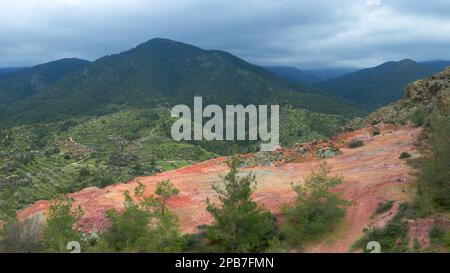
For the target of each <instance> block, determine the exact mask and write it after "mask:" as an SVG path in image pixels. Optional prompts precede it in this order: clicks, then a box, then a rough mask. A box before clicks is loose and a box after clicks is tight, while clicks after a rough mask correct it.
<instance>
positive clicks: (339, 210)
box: [283, 163, 348, 245]
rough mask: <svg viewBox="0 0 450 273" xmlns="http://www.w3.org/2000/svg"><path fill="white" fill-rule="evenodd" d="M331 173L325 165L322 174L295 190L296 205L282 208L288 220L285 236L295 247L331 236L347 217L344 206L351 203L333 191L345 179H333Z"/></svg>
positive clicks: (311, 177) (311, 176)
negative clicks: (340, 222) (326, 235)
mask: <svg viewBox="0 0 450 273" xmlns="http://www.w3.org/2000/svg"><path fill="white" fill-rule="evenodd" d="M330 169H331V168H330V166H328V165H327V164H326V163H322V164H321V165H320V169H319V171H318V172H313V173H312V174H311V175H310V176H309V177H308V178H306V179H305V182H304V184H300V185H295V186H293V189H294V191H295V192H296V193H297V201H296V203H295V205H294V206H293V207H285V208H283V212H284V213H285V214H286V218H287V224H286V227H285V230H284V232H285V234H286V236H287V238H290V241H291V242H292V243H294V244H296V245H299V244H300V243H301V242H302V241H305V240H311V239H314V238H316V237H317V236H319V235H321V234H323V233H327V232H330V231H331V230H333V228H334V226H335V225H336V224H337V223H338V222H339V221H340V220H341V219H342V218H343V217H344V216H345V214H346V209H345V208H344V206H346V205H347V204H348V202H347V201H345V200H342V199H340V198H339V197H338V195H337V194H335V193H332V192H331V191H330V188H331V187H333V186H335V185H337V184H339V183H341V182H342V179H341V178H340V177H336V176H335V177H330V176H329V173H330Z"/></svg>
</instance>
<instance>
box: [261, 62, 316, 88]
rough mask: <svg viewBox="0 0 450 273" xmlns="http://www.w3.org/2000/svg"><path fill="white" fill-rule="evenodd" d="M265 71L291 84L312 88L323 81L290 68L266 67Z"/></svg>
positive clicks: (310, 74)
mask: <svg viewBox="0 0 450 273" xmlns="http://www.w3.org/2000/svg"><path fill="white" fill-rule="evenodd" d="M264 68H266V69H267V70H269V71H271V72H273V73H275V74H277V75H278V76H280V77H282V78H284V79H286V80H289V81H291V82H295V83H299V84H304V85H307V86H312V85H314V84H316V83H319V82H321V81H323V78H322V77H320V76H316V75H314V74H312V73H308V72H305V71H303V70H300V69H298V68H295V67H290V66H266V67H264Z"/></svg>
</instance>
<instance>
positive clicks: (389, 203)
mask: <svg viewBox="0 0 450 273" xmlns="http://www.w3.org/2000/svg"><path fill="white" fill-rule="evenodd" d="M392 205H394V201H392V200H389V201H386V202H384V203H383V202H382V203H379V204H378V207H377V209H376V210H375V214H381V213H385V212H387V211H389V210H390V209H391V208H392Z"/></svg>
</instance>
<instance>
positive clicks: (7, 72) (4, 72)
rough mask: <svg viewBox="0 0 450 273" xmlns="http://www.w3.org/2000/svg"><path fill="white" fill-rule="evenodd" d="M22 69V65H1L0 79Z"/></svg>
mask: <svg viewBox="0 0 450 273" xmlns="http://www.w3.org/2000/svg"><path fill="white" fill-rule="evenodd" d="M22 69H24V67H2V68H0V80H2V79H6V78H8V77H11V76H13V75H14V74H15V73H17V72H19V71H20V70H22Z"/></svg>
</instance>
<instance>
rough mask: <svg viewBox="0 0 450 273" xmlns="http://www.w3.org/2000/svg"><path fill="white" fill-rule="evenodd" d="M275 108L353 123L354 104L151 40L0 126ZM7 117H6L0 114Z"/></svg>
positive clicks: (39, 96)
mask: <svg viewBox="0 0 450 273" xmlns="http://www.w3.org/2000/svg"><path fill="white" fill-rule="evenodd" d="M194 96H202V97H203V99H204V103H205V104H206V103H208V104H209V103H215V104H244V105H246V104H280V105H291V106H293V107H297V108H302V109H307V110H310V111H314V112H322V113H327V114H338V115H344V116H355V115H360V114H364V113H365V112H364V110H362V108H361V107H360V106H358V105H356V104H352V103H351V102H347V101H345V100H342V99H336V98H333V97H331V96H329V95H326V94H322V93H320V92H317V91H316V90H313V89H309V88H307V87H304V88H301V87H299V86H297V85H295V84H291V83H289V82H287V81H285V80H283V79H281V78H279V77H278V76H276V75H275V74H273V73H270V72H268V71H266V70H265V69H263V68H261V67H258V66H255V65H252V64H249V63H247V62H245V61H244V60H242V59H239V58H237V57H235V56H233V55H231V54H229V53H226V52H223V51H218V50H203V49H200V48H198V47H195V46H192V45H188V44H184V43H180V42H176V41H172V40H167V39H161V38H156V39H152V40H150V41H148V42H145V43H143V44H140V45H139V46H137V47H135V48H133V49H131V50H128V51H125V52H122V53H119V54H113V55H108V56H105V57H102V58H100V59H98V60H96V61H94V62H92V63H89V64H87V65H86V66H84V67H83V68H82V69H79V70H77V71H75V72H73V73H70V74H68V75H67V76H65V77H62V78H61V79H59V80H58V81H56V82H55V83H53V84H51V85H49V86H48V87H46V88H44V89H42V90H40V91H39V92H37V93H36V94H33V95H32V96H29V97H27V98H25V99H24V100H22V101H21V102H20V103H17V104H14V105H8V106H4V107H5V108H7V110H8V111H7V112H8V114H6V116H5V115H4V116H0V125H1V124H8V125H16V124H21V123H30V122H41V121H44V122H47V121H56V120H63V119H67V118H70V117H74V116H80V115H99V114H100V115H101V114H105V113H111V112H115V111H117V109H118V108H123V107H128V106H131V107H152V106H153V107H154V106H173V105H176V104H179V103H184V104H189V103H192V101H193V97H194ZM3 112H4V113H6V111H3Z"/></svg>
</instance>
